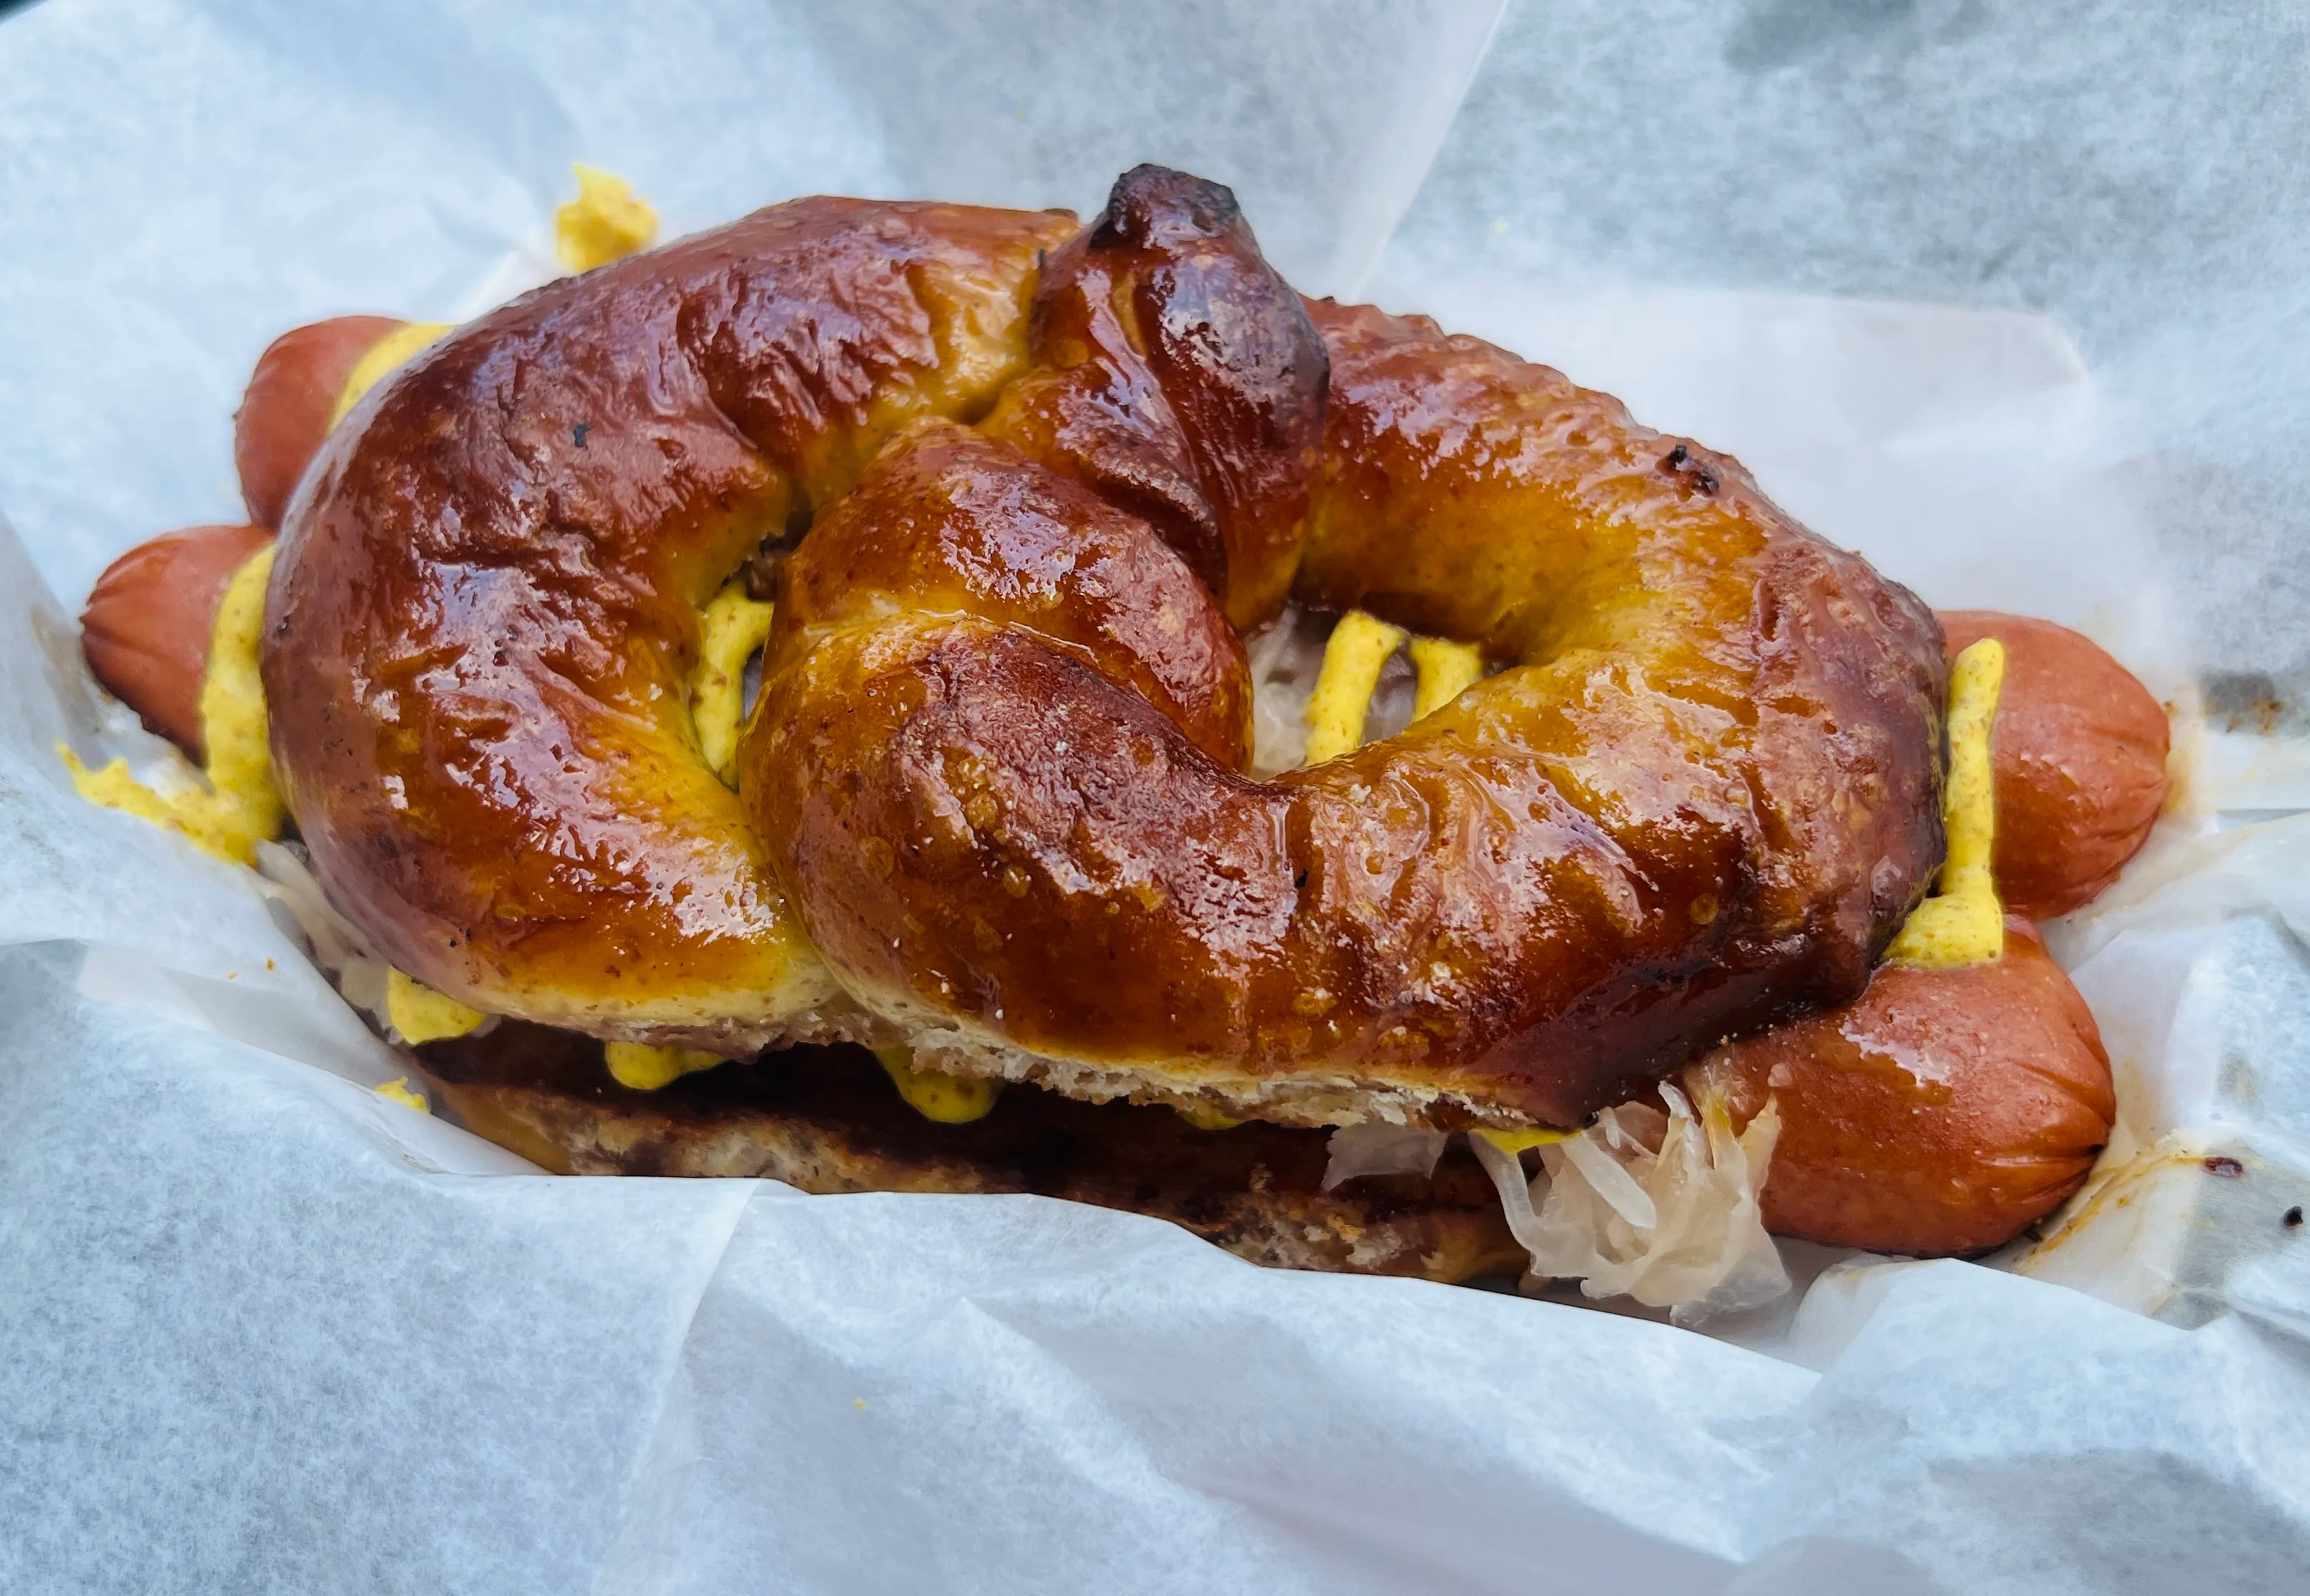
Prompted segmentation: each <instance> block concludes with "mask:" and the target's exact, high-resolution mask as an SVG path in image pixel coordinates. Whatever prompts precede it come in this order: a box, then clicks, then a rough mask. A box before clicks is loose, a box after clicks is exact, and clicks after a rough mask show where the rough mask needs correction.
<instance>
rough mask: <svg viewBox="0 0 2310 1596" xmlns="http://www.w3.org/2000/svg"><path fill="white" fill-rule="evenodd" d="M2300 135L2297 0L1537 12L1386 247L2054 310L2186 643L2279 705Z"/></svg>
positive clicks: (2297, 394) (2304, 292)
mask: <svg viewBox="0 0 2310 1596" xmlns="http://www.w3.org/2000/svg"><path fill="white" fill-rule="evenodd" d="M2306 158H2310V11H2306V10H2305V9H2304V8H2303V7H2300V6H2298V5H2291V4H2238V3H2236V0H2209V3H2206V4H2128V3H2122V0H1741V3H1739V4H1723V5H1693V4H1680V3H1679V0H1561V3H1552V4H1533V3H1526V4H1516V5H1515V6H1513V7H1512V8H1511V9H1510V11H1509V13H1508V15H1507V20H1506V22H1504V24H1503V26H1502V28H1501V30H1500V32H1499V35H1498V39H1496V41H1495V43H1494V47H1493V49H1492V51H1491V53H1490V55H1489V57H1488V58H1487V60H1486V62H1485V64H1484V66H1483V68H1482V70H1481V72H1480V73H1479V74H1478V76H1477V80H1476V82H1475V84H1474V86H1473V88H1472V90H1471V91H1470V94H1469V97H1468V100H1467V102H1466V104H1465V105H1464V106H1463V108H1462V111H1461V114H1460V116H1459V117H1457V118H1456V119H1455V122H1454V124H1453V127H1452V132H1451V134H1450V136H1449V137H1448V138H1447V139H1446V142H1445V146H1444V149H1443V151H1442V152H1441V154H1440V155H1439V157H1438V159H1437V163H1436V166H1435V168H1434V169H1433V170H1432V171H1431V172H1430V174H1429V178H1428V180H1427V182H1426V183H1425V185H1423V186H1422V188H1421V190H1420V196H1419V198H1418V199H1417V200H1416V201H1415V202H1414V203H1413V205H1412V208H1411V212H1410V213H1409V214H1408V215H1407V216H1406V218H1405V222H1404V226H1403V230H1402V232H1401V233H1400V234H1399V241H1398V246H1397V247H1398V248H1399V249H1403V248H1411V249H1412V250H1414V251H1415V252H1416V253H1418V254H1420V255H1421V256H1425V257H1427V258H1430V259H1433V258H1437V257H1443V258H1450V259H1455V260H1458V261H1462V262H1468V263H1476V264H1481V265H1498V266H1499V267H1502V268H1505V269H1510V270H1514V271H1516V272H1520V273H1528V274H1531V275H1533V276H1537V277H1540V278H1543V279H1545V278H1549V277H1559V278H1563V279H1566V280H1568V281H1581V282H1588V281H1594V280H1595V279H1599V278H1602V279H1626V280H1630V281H1636V282H1649V283H1688V284H1706V285H1711V286H1719V287H1735V288H1745V289H1768V290H1787V291H1807V292H1819V293H1835V294H1851V295H1863V296H1882V297H1892V298H1903V299H1932V300H1940V301H1947V302H1951V303H1957V304H1967V305H1976V306H1992V307H2001V308H2015V309H2026V310H2036V311H2049V312H2052V313H2053V314H2054V315H2056V316H2057V317H2060V318H2061V319H2062V321H2063V323H2065V324H2066V325H2068V326H2069V327H2070V328H2071V331H2072V333H2073V334H2074V335H2075V336H2076V338H2077V339H2078V342H2079V343H2080V347H2081V348H2082V350H2083V351H2084V353H2085V355H2086V358H2087V360H2088V361H2089V364H2090V365H2091V366H2092V367H2093V368H2094V369H2095V371H2096V373H2097V376H2098V377H2099V378H2100V380H2101V381H2102V383H2103V384H2104V386H2105V387H2106V389H2107V390H2108V392H2109V393H2110V394H2111V395H2112V396H2113V397H2114V398H2115V400H2116V401H2118V403H2119V404H2120V406H2121V408H2122V409H2123V412H2124V414H2125V417H2126V419H2127V421H2128V422H2129V423H2130V426H2131V428H2132V439H2131V441H2132V443H2133V445H2134V446H2135V447H2137V448H2138V449H2139V450H2140V451H2141V454H2142V455H2144V456H2145V457H2144V458H2141V459H2137V460H2135V461H2133V462H2132V463H2131V464H2125V465H2116V466H2114V467H2113V469H2124V470H2131V471H2132V472H2135V473H2138V475H2139V478H2140V481H2141V490H2142V491H2143V492H2144V493H2145V494H2146V495H2147V496H2148V497H2149V499H2150V502H2151V504H2152V506H2153V510H2154V514H2155V516H2156V521H2157V525H2158V531H2159V535H2160V536H2161V538H2162V540H2163V541H2164V542H2165V545H2166V547H2167V551H2168V554H2169V559H2170V562H2171V565H2172V567H2173V569H2174V571H2175V583H2176V590H2177V593H2178V594H2179V595H2180V596H2181V598H2182V600H2183V605H2184V614H2185V617H2186V618H2187V620H2189V622H2190V623H2191V625H2192V629H2193V631H2194V633H2195V640H2196V643H2197V646H2198V649H2199V652H2200V655H2201V658H2202V659H2204V660H2205V662H2206V663H2207V664H2208V665H2209V666H2210V668H2211V669H2212V670H2214V671H2215V672H2228V673H2230V674H2232V675H2236V673H2240V672H2246V673H2260V674H2262V676H2265V677H2268V678H2271V679H2274V681H2275V684H2276V686H2277V688H2278V691H2279V695H2280V697H2281V698H2283V699H2285V700H2286V701H2287V702H2288V704H2289V705H2292V704H2295V703H2297V701H2298V699H2299V698H2300V696H2301V692H2302V690H2303V688H2304V687H2305V686H2306V685H2310V627H2306V626H2305V625H2303V624H2302V623H2301V621H2300V620H2299V618H2300V617H2301V616H2302V615H2303V613H2304V612H2305V609H2306V606H2310V538H2306V536H2305V531H2306V527H2305V516H2304V513H2303V510H2302V505H2303V503H2304V502H2305V496H2306V490H2310V252H2306V250H2305V248H2304V244H2303V241H2304V239H2306V238H2310V159H2306ZM1504 167H1511V168H1513V169H1516V170H1518V171H1519V172H1520V173H1521V174H1522V179H1521V181H1519V182H1518V183H1517V184H1516V185H1515V188H1514V189H1513V191H1509V192H1504V191H1503V184H1502V182H1501V178H1500V174H1501V171H1502V169H1503V168H1504ZM1498 224H1505V225H1504V226H1501V225H1498ZM1533 352H1534V353H1536V354H1540V355H1541V358H1545V356H1544V351H1533ZM2218 690H2219V691H2221V692H2227V693H2228V694H2229V695H2230V696H2231V697H2232V698H2241V699H2244V698H2252V697H2253V696H2254V694H2255V693H2256V692H2258V691H2261V690H2262V689H2261V688H2258V687H2257V686H2256V684H2255V683H2254V681H2253V680H2251V677H2250V676H2249V679H2248V680H2245V681H2230V682H2228V683H2226V684H2220V683H2218ZM2217 707H2220V706H2219V705H2218V706H2217Z"/></svg>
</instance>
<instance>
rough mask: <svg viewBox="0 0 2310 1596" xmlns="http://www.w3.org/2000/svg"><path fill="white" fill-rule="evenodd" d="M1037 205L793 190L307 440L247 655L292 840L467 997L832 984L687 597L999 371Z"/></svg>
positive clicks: (334, 887) (530, 1007) (563, 286)
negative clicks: (699, 723) (712, 764)
mask: <svg viewBox="0 0 2310 1596" xmlns="http://www.w3.org/2000/svg"><path fill="white" fill-rule="evenodd" d="M1072 232H1073V220H1072V219H1071V218H1067V217H1064V216H1063V215H1059V214H1055V213H1045V214H1029V213H1012V212H994V211H983V210H971V209H968V208H964V207H958V206H948V205H905V204H865V203H863V202H859V201H852V200H835V199H821V200H803V201H798V202H795V204H787V205H781V206H778V207H776V208H774V209H772V210H769V211H765V212H762V213H759V214H757V215H754V216H751V217H749V218H747V219H746V220H744V221H740V222H738V223H735V224H734V225H733V226H731V227H728V228H725V229H722V230H718V231H716V232H712V233H708V234H703V235H700V236H699V237H696V238H692V239H685V240H683V241H682V242H680V243H677V244H674V245H673V246H670V247H667V248H665V249H662V250H659V251H657V252H656V253H654V254H651V255H647V256H635V257H632V258H630V259H629V260H626V261H623V262H621V263H619V264H617V265H612V266H608V267H604V268H603V269H602V270H600V271H598V272H595V273H591V274H589V275H587V276H585V277H582V278H577V279H570V280H566V281H564V282H560V283H556V284H554V285H551V286H550V287H548V288H546V289H543V290H541V291H538V292H536V293H534V294H532V295H530V296H528V297H527V298H525V299H520V300H517V301H516V302H515V303H513V304H511V305H508V306H507V307H505V308H503V309H501V310H499V311H497V312H495V313H493V314H492V315H490V316H488V317H482V319H480V320H479V321H476V322H474V323H472V324H470V325H467V326H465V328H463V329H461V330H460V331H459V332H457V333H456V334H453V335H452V336H450V337H449V338H447V339H446V340H444V341H443V342H442V343H439V344H437V345H435V346H434V347H433V348H432V349H430V351H427V352H426V353H424V354H423V355H421V356H420V357H419V358H418V359H417V360H415V361H413V362H412V365H411V366H410V367H408V368H407V369H404V371H403V372H402V373H401V374H400V376H399V377H396V378H395V380H394V381H393V382H392V383H390V384H388V385H386V386H384V387H382V388H380V389H379V390H378V391H377V392H376V393H374V394H372V395H369V398H368V399H366V400H365V401H364V402H363V403H361V404H360V405H359V406H357V407H356V408H355V410H354V412H353V413H352V415H351V416H350V417H349V418H347V420H346V421H345V423H344V424H343V426H342V427H340V428H339V429H337V430H336V431H335V432H334V434H333V435H332V436H331V438H330V440H329V442H328V444H327V446H326V447H325V449H324V450H323V453H322V455H320V457H319V458H318V459H317V461H316V462H315V464H314V465H313V467H312V469H311V473H310V474H309V475H308V479H307V482H306V488H305V491H304V492H303V494H302V495H301V496H300V499H299V500H298V502H297V504H296V505H295V507H293V508H292V510H291V515H290V516H289V517H288V522H287V525H286V526H285V527H284V529H283V535H282V553H281V557H280V566H279V577H278V579H277V580H276V581H275V582H274V587H273V591H272V594H271V602H270V605H269V608H268V611H267V617H266V620H267V631H266V648H265V659H264V667H265V687H266V690H267V693H268V695H269V696H270V700H271V703H272V705H273V712H274V720H273V747H274V761H275V763H276V765H277V767H278V768H279V769H280V771H281V772H282V779H283V782H284V784H285V788H286V796H287V798H288V801H289V803H290V806H291V811H292V812H293V813H294V814H295V815H296V816H297V819H298V823H299V826H300V829H301V830H302V832H303V834H304V837H305V840H306V842H307V844H308V846H310V847H311V849H312V852H313V861H314V868H315V871H316V872H317V875H318V876H319V878H320V880H322V882H323V883H324V885H325V887H326V889H327V890H328V893H329V895H330V897H331V898H332V899H333V901H334V902H335V903H337V904H338V905H339V906H341V908H342V909H343V912H344V913H345V914H346V915H349V916H350V917H351V918H352V919H353V921H354V922H355V923H356V924H358V925H360V928H361V929H362V931H364V932H366V933H367V934H368V935H369V936H370V937H371V938H373V939H374V940H375V941H377V943H378V945H379V947H380V949H381V950H383V951H384V953H385V954H386V957H387V958H390V959H391V961H392V962H393V963H394V964H395V966H397V967H401V968H403V969H405V970H407V971H409V972H410V973H411V974H412V975H414V976H417V977H418V978H419V979H421V980H422V981H424V982H425V983H426V984H428V985H430V986H434V987H437V988H439V989H440V990H442V991H444V992H447V993H450V994H451V995H453V996H456V997H457V998H459V999H461V1000H463V1001H465V1002H469V1003H472V1004H473V1005H474V1006H475V1007H477V1008H482V1009H486V1010H488V1011H491V1012H495V1013H506V1014H515V1015H520V1016H523V1017H526V1018H530V1019H537V1020H540V1021H543V1022H544V1023H548V1024H554V1025H564V1026H569V1027H572V1028H578V1029H583V1030H587V1031H590V1032H593V1033H594V1034H595V1035H599V1036H604V1037H609V1038H612V1039H623V1040H633V1041H644V1042H654V1043H666V1042H673V1043H682V1042H696V1043H699V1044H702V1045H710V1046H717V1047H721V1048H724V1049H725V1050H728V1051H731V1052H742V1051H745V1050H747V1049H749V1048H751V1047H752V1046H756V1045H761V1044H763V1043H765V1042H768V1041H770V1040H772V1039H775V1038H777V1037H780V1036H782V1035H785V1034H786V1033H787V1032H789V1031H791V1030H793V1029H795V1028H803V1029H807V1028H810V1027H811V1026H812V1025H813V1024H814V1023H815V1021H814V1019H812V1016H813V1015H814V1013H815V1011H816V1010H817V1008H818V1006H819V1005H820V1004H821V1003H824V1002H829V1000H832V999H833V998H834V997H835V996H836V995H837V994H836V993H835V989H834V988H833V986H832V985H831V984H830V983H829V981H828V979H827V978H826V976H825V972H824V971H823V969H822V968H821V966H820V965H819V963H818V961H817V959H816V958H814V957H813V956H812V953H811V950H810V948H809V945H808V942H807V941H806V940H805V939H804V938H803V935H802V932H801V929H800V927H799V926H798V925H797V924H795V921H794V919H793V917H792V915H790V914H789V913H788V912H787V910H786V906H785V900H784V897H783V894H782V892H781V891H780V889H779V887H778V884H777V880H776V879H775V877H774V876H773V875H772V874H771V873H770V872H769V869H768V868H767V862H766V860H765V858H764V856H763V854H762V851H761V848H760V844H759V843H758V842H757V841H756V839H755V837H754V833H753V831H752V828H751V827H750V826H749V825H748V824H747V822H746V820H745V818H744V816H743V815H742V813H741V812H740V810H739V807H738V802H737V799H736V797H735V795H734V794H732V793H731V792H730V790H729V789H728V788H726V787H725V786H723V785H722V784H721V783H720V782H719V781H717V780H716V779H715V777H714V775H713V773H712V772H711V771H710V770H708V768H707V767H706V765H705V763H704V761H703V759H701V758H700V757H699V752H698V750H697V748H696V746H695V744H694V742H693V739H692V732H691V727H690V717H689V712H688V708H687V704H686V697H687V695H686V691H685V689H686V686H687V684H688V682H689V681H690V676H691V671H692V666H693V664H694V662H695V657H696V653H697V647H698V633H699V610H700V607H701V606H702V604H703V603H705V602H706V601H707V600H708V598H709V597H710V596H711V594H713V593H714V592H715V591H716V589H718V588H719V587H720V586H721V585H722V584H723V583H724V581H725V578H727V577H729V575H730V573H731V572H732V571H733V570H734V568H736V566H737V565H738V563H739V561H740V560H741V559H744V558H745V557H746V556H747V555H749V554H751V552H752V551H754V550H755V548H756V547H757V546H758V545H759V544H760V542H761V540H762V538H763V536H764V534H765V533H770V532H774V531H776V530H777V529H779V528H782V527H784V526H786V525H788V524H789V523H790V522H795V523H799V522H800V521H801V520H803V518H805V517H806V516H808V514H809V512H810V509H811V507H812V506H814V505H816V504H820V503H822V502H825V501H827V500H829V499H835V498H837V497H838V496H839V495H840V494H841V492H842V491H843V490H845V489H846V488H847V486H848V484H849V482H850V481H851V480H852V479H853V478H854V477H855V475H856V473H857V471H858V469H859V467H860V466H861V465H862V464H864V461H865V460H866V459H867V458H869V457H870V456H871V455H873V452H874V451H875V449H876V448H877V447H880V445H881V442H882V441H883V440H884V439H885V438H888V437H890V435H891V434H892V433H894V432H896V431H897V430H899V429H900V428H901V427H903V426H904V425H905V424H906V423H907V421H911V420H913V419H915V418H916V417H918V416H922V415H930V414H971V413H977V412H983V411H984V410H985V409H986V407H987V406H988V405H990V404H991V403H993V402H994V397H995V395H997V394H998V393H999V392H1000V391H1001V389H1002V387H1003V385H1004V384H1005V383H1006V382H1007V381H1008V380H1009V379H1010V378H1011V377H1013V376H1015V375H1017V373H1018V372H1019V371H1020V369H1022V367H1023V365H1024V361H1025V308H1026V299H1027V295H1028V293H1029V288H1030V286H1031V282H1032V279H1033V273H1034V264H1035V257H1036V254H1037V252H1038V250H1041V249H1044V248H1046V247H1052V246H1055V245H1056V244H1058V243H1059V242H1060V241H1061V240H1062V239H1064V238H1065V237H1066V236H1067V235H1068V234H1070V233H1072Z"/></svg>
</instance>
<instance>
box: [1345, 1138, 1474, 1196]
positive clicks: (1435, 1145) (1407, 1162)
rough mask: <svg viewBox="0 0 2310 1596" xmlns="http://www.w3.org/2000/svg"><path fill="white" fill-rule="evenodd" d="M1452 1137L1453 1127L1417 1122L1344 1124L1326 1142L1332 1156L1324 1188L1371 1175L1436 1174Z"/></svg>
mask: <svg viewBox="0 0 2310 1596" xmlns="http://www.w3.org/2000/svg"><path fill="white" fill-rule="evenodd" d="M1451 1139H1452V1133H1451V1132H1449V1131H1423V1130H1421V1129H1420V1127H1419V1126H1417V1125H1376V1124H1375V1125H1342V1126H1341V1127H1340V1128H1339V1129H1338V1130H1336V1131H1334V1132H1332V1140H1331V1141H1328V1142H1326V1143H1325V1144H1324V1146H1325V1149H1326V1150H1327V1151H1329V1152H1330V1153H1331V1155H1332V1159H1331V1162H1330V1163H1328V1164H1326V1165H1324V1190H1325V1191H1326V1192H1328V1191H1330V1190H1331V1189H1332V1188H1333V1186H1336V1185H1338V1184H1341V1183H1342V1182H1343V1181H1351V1180H1355V1179H1357V1178H1359V1176H1362V1175H1433V1174H1435V1173H1436V1160H1437V1159H1438V1158H1442V1157H1443V1156H1444V1144H1445V1143H1446V1142H1447V1141H1450V1140H1451Z"/></svg>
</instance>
